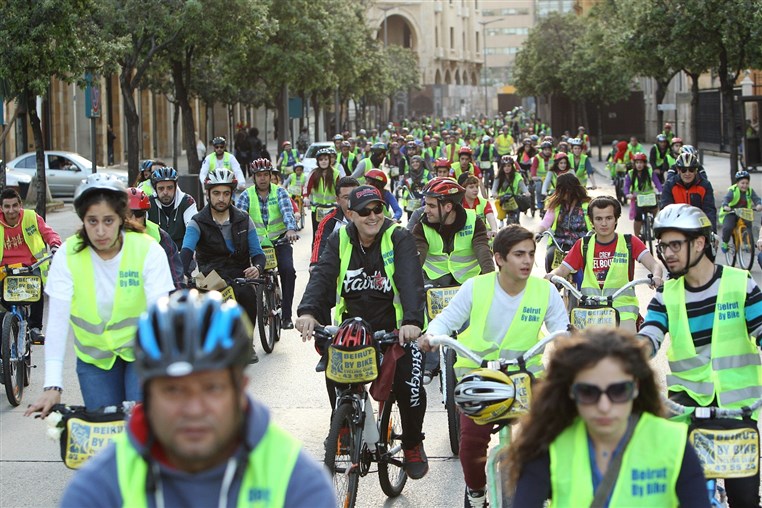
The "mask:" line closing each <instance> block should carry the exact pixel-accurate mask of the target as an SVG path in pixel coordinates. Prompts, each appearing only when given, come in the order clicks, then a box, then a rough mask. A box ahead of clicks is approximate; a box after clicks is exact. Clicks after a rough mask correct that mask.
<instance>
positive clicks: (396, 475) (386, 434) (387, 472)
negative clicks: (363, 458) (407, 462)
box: [377, 394, 407, 497]
mask: <svg viewBox="0 0 762 508" xmlns="http://www.w3.org/2000/svg"><path fill="white" fill-rule="evenodd" d="M379 434H380V435H381V438H380V439H379V442H378V445H377V446H378V450H379V455H381V454H385V453H386V452H387V450H391V449H393V448H396V447H399V450H398V451H397V453H395V454H394V455H393V456H392V457H393V458H394V459H395V460H397V461H399V462H400V464H401V463H403V461H404V454H403V452H402V419H401V417H400V411H399V405H398V404H397V401H396V399H395V398H394V395H393V394H390V395H389V398H388V399H387V400H386V401H384V403H383V408H382V409H381V423H380V425H379ZM378 482H379V483H380V484H381V490H383V491H384V494H386V495H387V496H388V497H397V496H399V495H400V494H401V493H402V489H404V488H405V483H407V473H405V469H404V468H403V467H401V466H397V465H396V464H393V463H391V462H389V461H387V460H383V459H381V460H379V461H378Z"/></svg>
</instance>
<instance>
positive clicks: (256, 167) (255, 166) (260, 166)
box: [249, 159, 274, 174]
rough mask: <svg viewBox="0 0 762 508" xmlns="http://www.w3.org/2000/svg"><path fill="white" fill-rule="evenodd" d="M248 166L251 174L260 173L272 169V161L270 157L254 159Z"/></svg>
mask: <svg viewBox="0 0 762 508" xmlns="http://www.w3.org/2000/svg"><path fill="white" fill-rule="evenodd" d="M249 167H250V168H251V172H252V174H253V173H261V172H262V171H274V168H273V163H272V162H271V161H270V159H255V160H253V161H251V164H249Z"/></svg>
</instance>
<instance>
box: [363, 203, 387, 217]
mask: <svg viewBox="0 0 762 508" xmlns="http://www.w3.org/2000/svg"><path fill="white" fill-rule="evenodd" d="M372 213H375V214H376V215H382V214H383V213H384V205H383V204H381V203H379V204H377V205H376V206H374V207H373V208H363V209H362V210H357V215H359V216H360V217H367V216H369V215H370V214H372Z"/></svg>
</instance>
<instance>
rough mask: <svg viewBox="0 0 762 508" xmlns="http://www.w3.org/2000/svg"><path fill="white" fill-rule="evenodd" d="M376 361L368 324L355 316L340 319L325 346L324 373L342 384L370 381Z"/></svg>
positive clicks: (377, 365) (376, 351) (374, 344)
mask: <svg viewBox="0 0 762 508" xmlns="http://www.w3.org/2000/svg"><path fill="white" fill-rule="evenodd" d="M379 365H380V354H379V351H378V345H377V344H376V341H375V340H374V339H373V329H372V328H371V326H370V325H369V324H368V323H367V322H366V321H365V320H363V319H361V318H359V317H355V318H349V319H347V320H346V321H344V322H343V323H341V326H339V331H338V332H336V336H335V337H334V338H333V340H332V341H331V343H330V344H329V346H328V366H327V368H326V371H325V375H326V377H327V378H328V379H330V380H331V381H335V382H337V383H343V384H354V383H370V382H371V381H373V380H375V379H376V378H377V377H378V370H379Z"/></svg>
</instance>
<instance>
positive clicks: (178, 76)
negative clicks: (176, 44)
mask: <svg viewBox="0 0 762 508" xmlns="http://www.w3.org/2000/svg"><path fill="white" fill-rule="evenodd" d="M192 52H193V50H192V49H186V51H185V60H184V61H183V60H172V80H173V81H174V82H175V100H177V104H178V105H179V106H180V111H182V115H183V122H182V125H183V139H182V141H183V145H184V146H185V153H186V156H187V159H188V173H189V174H191V175H197V174H198V173H199V170H200V169H201V164H200V163H199V160H198V156H197V155H196V141H195V139H196V138H195V127H194V124H193V108H192V107H191V105H190V99H189V98H188V86H187V79H188V73H189V72H190V62H191V59H192ZM194 197H197V198H200V197H201V196H194Z"/></svg>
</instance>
